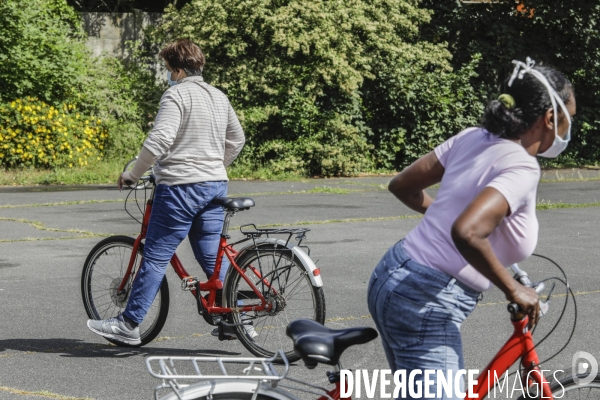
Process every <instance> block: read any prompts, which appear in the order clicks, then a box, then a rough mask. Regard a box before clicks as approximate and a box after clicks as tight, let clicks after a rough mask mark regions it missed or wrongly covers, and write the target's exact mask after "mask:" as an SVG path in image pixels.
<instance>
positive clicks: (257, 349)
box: [225, 244, 325, 362]
mask: <svg viewBox="0 0 600 400" xmlns="http://www.w3.org/2000/svg"><path fill="white" fill-rule="evenodd" d="M236 263H237V265H238V266H239V267H240V269H241V270H243V271H244V272H245V273H246V276H247V277H248V278H250V279H251V280H252V282H253V283H254V284H255V285H256V287H257V288H258V289H259V290H261V291H262V293H263V296H264V297H265V299H267V301H269V302H271V303H272V304H273V307H274V311H267V312H264V311H263V312H256V311H254V312H248V313H232V314H230V320H231V322H233V323H235V324H241V323H244V322H246V323H248V322H252V327H253V328H254V330H253V331H254V332H256V333H258V336H256V337H255V338H252V337H251V336H250V334H249V332H248V331H247V328H246V327H245V326H236V334H237V337H238V339H239V340H240V342H241V343H242V344H243V345H244V347H246V348H247V349H248V350H249V351H250V352H251V353H252V354H254V355H255V356H257V357H273V356H274V355H275V354H276V352H277V351H278V350H280V349H281V350H283V351H284V353H285V356H286V357H287V359H288V360H289V361H290V362H294V361H297V360H299V359H300V357H299V356H298V355H297V354H296V353H295V352H294V344H293V342H292V340H291V339H290V338H288V337H287V336H286V334H285V331H286V328H287V325H288V324H289V323H290V322H291V321H293V320H295V319H299V318H305V319H312V320H315V321H317V322H319V323H321V324H323V323H324V322H325V295H324V294H323V288H321V287H314V286H312V284H311V281H310V278H309V276H308V274H309V273H310V269H309V268H308V266H306V265H304V264H303V262H302V260H301V259H300V258H298V257H297V256H296V255H295V254H294V253H293V252H292V251H291V249H289V248H287V247H283V246H281V245H277V244H266V245H262V246H260V247H257V248H256V249H252V250H249V251H246V252H244V253H243V254H242V255H241V257H240V258H239V260H236ZM251 265H252V266H253V267H254V268H256V269H257V270H258V271H259V273H260V274H261V275H262V276H263V277H265V279H266V280H268V281H269V282H270V283H271V284H272V287H273V289H274V290H272V289H269V288H268V287H267V286H266V285H264V284H261V280H260V279H259V278H258V275H256V274H255V273H253V272H252V271H250V272H248V267H250V266H251ZM275 291H276V292H277V293H278V294H276V293H275ZM225 296H226V299H227V304H228V305H229V307H236V306H240V305H244V306H248V305H260V304H261V303H260V300H259V299H258V296H257V295H256V293H254V291H253V290H252V289H251V288H250V286H249V285H248V283H247V282H246V281H245V280H244V279H243V278H242V276H241V275H240V274H239V273H238V272H237V270H236V269H235V268H233V267H230V269H229V271H228V272H227V277H226V278H225ZM292 299H293V302H291V301H290V300H292ZM251 331H252V330H251Z"/></svg>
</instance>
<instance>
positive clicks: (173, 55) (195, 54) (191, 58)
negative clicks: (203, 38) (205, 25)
mask: <svg viewBox="0 0 600 400" xmlns="http://www.w3.org/2000/svg"><path fill="white" fill-rule="evenodd" d="M158 55H159V56H161V57H162V58H163V59H164V60H165V61H166V62H168V63H169V65H170V66H171V68H173V69H182V70H184V71H185V73H186V74H187V75H188V76H193V75H202V68H203V67H204V62H205V60H204V53H202V50H200V47H198V46H197V45H195V44H194V43H193V42H192V41H191V40H189V39H178V40H176V41H175V42H173V43H169V44H168V45H166V46H165V47H164V48H163V49H162V50H161V51H160V53H158Z"/></svg>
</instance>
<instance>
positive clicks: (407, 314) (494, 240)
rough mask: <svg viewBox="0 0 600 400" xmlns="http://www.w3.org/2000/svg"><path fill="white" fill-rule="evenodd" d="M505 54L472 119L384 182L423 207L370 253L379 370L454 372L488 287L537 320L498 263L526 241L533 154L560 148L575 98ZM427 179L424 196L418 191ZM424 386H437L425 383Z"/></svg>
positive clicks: (526, 249) (553, 78) (522, 252)
mask: <svg viewBox="0 0 600 400" xmlns="http://www.w3.org/2000/svg"><path fill="white" fill-rule="evenodd" d="M513 63H515V64H516V67H515V70H514V72H513V75H512V76H511V77H510V79H508V80H507V82H506V83H505V85H504V86H505V87H504V92H503V94H502V95H501V96H500V97H499V98H498V100H492V101H490V102H489V104H488V106H487V108H486V110H485V113H484V115H483V120H482V126H481V127H476V128H469V129H466V130H464V131H462V132H460V133H459V134H458V135H456V136H454V137H452V138H450V139H448V140H447V141H446V142H444V143H442V144H441V145H440V146H438V147H437V148H436V149H435V150H434V151H433V152H431V153H428V154H426V155H425V156H423V157H421V158H420V159H419V160H417V161H415V162H414V163H413V164H411V165H410V166H409V167H407V168H406V169H405V170H403V171H402V172H400V173H399V174H398V175H396V177H394V179H392V181H391V182H390V185H389V190H390V191H391V192H392V193H393V194H394V195H395V196H396V197H397V198H398V199H399V200H400V201H401V202H402V203H404V204H405V205H407V206H408V207H410V208H411V209H413V210H415V211H419V212H421V213H423V214H425V216H424V218H423V219H422V221H421V222H420V223H419V225H418V226H417V227H416V228H415V229H413V230H412V231H411V232H410V233H409V234H408V235H407V236H406V238H405V239H403V240H401V241H400V242H398V243H397V244H396V245H394V246H393V247H392V248H391V249H390V250H389V251H388V252H387V253H386V255H385V256H384V257H383V259H382V260H381V261H380V262H379V264H378V265H377V267H376V268H375V270H374V271H373V274H372V276H371V280H370V282H369V289H368V304H369V311H370V312H371V315H372V316H373V319H374V321H375V324H376V326H377V329H378V330H379V332H380V334H381V338H382V342H383V346H384V348H385V352H386V356H387V359H388V362H389V364H390V367H391V368H392V369H393V370H394V371H396V370H407V375H406V376H408V375H409V374H410V371H411V370H415V369H420V370H425V369H432V370H443V371H446V373H447V374H449V373H452V372H456V371H457V370H459V369H464V361H463V354H462V353H463V352H462V342H461V337H460V327H461V324H462V322H463V321H464V320H465V318H466V317H467V316H468V315H469V314H470V313H471V312H472V311H473V309H474V307H475V305H476V304H477V299H478V297H479V295H480V293H481V292H482V291H484V290H487V289H488V288H489V287H490V286H491V284H494V285H496V286H497V287H498V288H499V289H500V290H502V291H503V292H504V294H505V296H506V299H507V300H508V301H510V302H514V303H517V304H518V305H519V306H520V307H521V308H522V309H523V310H525V311H526V312H527V314H528V315H529V317H530V325H533V324H535V323H536V322H537V319H538V316H539V303H538V296H537V294H536V292H535V291H534V290H533V289H531V288H527V287H524V286H522V285H521V284H519V283H518V282H517V281H515V280H514V279H513V277H512V276H511V274H510V273H509V272H508V271H507V269H506V267H508V266H509V265H511V264H513V263H516V262H520V261H523V260H524V259H526V258H527V257H529V256H530V255H531V253H533V250H534V248H535V246H536V243H537V234H538V223H537V218H536V215H535V202H536V189H537V184H538V181H539V178H540V168H539V165H538V162H537V160H536V158H535V157H536V156H543V157H556V156H558V154H560V153H561V152H562V151H563V150H564V149H565V148H566V146H567V143H568V141H569V139H570V130H571V117H572V116H573V115H574V114H575V95H574V92H573V87H572V85H571V83H570V82H569V81H568V80H567V79H566V78H565V77H564V76H563V75H562V74H561V73H560V72H558V71H556V70H553V69H551V68H547V67H539V66H535V65H534V62H533V61H531V60H530V59H527V63H522V62H516V61H513ZM437 183H441V184H440V189H439V191H438V194H437V196H436V200H435V201H434V200H433V199H432V198H431V197H430V196H429V195H428V194H427V193H425V191H424V189H426V188H427V187H429V186H431V185H434V184H437ZM417 377H421V378H422V375H418V376H417ZM419 384H421V385H422V381H421V383H417V382H415V385H419ZM463 385H464V383H463ZM430 392H431V393H437V387H436V386H435V382H434V385H433V386H430ZM447 398H448V397H443V399H447ZM450 398H452V397H450Z"/></svg>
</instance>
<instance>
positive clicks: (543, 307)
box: [507, 264, 549, 315]
mask: <svg viewBox="0 0 600 400" xmlns="http://www.w3.org/2000/svg"><path fill="white" fill-rule="evenodd" d="M509 268H510V269H511V270H512V271H513V273H514V274H515V279H516V280H517V281H518V282H519V283H520V284H521V285H523V286H526V287H530V288H533V289H534V290H535V291H536V293H537V294H540V293H541V292H543V291H544V289H545V288H546V285H544V282H540V283H537V284H534V283H532V282H531V280H530V279H529V275H528V274H527V272H525V271H523V270H522V269H521V268H519V266H518V265H517V264H513V265H511V266H510V267H509ZM539 303H540V315H545V314H546V313H547V312H548V308H549V305H548V302H547V301H546V302H543V301H541V300H539ZM507 309H508V312H509V313H511V314H517V313H519V312H523V310H521V307H519V305H518V304H517V303H509V304H508V306H507Z"/></svg>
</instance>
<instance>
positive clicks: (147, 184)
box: [123, 157, 152, 190]
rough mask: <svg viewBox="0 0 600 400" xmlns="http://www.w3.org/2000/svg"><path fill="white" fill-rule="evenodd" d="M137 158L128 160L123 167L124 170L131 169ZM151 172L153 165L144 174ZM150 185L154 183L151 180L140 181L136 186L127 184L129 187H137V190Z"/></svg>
mask: <svg viewBox="0 0 600 400" xmlns="http://www.w3.org/2000/svg"><path fill="white" fill-rule="evenodd" d="M136 160H137V157H135V158H133V159H131V160H129V161H128V162H127V164H125V167H124V168H123V172H126V171H131V170H132V169H133V166H134V165H135V162H136ZM150 174H152V167H150V168H149V169H148V171H146V172H145V173H144V175H143V176H146V175H150ZM150 185H152V183H151V182H150V181H138V182H137V183H136V185H135V186H134V185H127V187H129V188H132V189H135V190H142V189H146V188H148V187H150Z"/></svg>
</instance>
